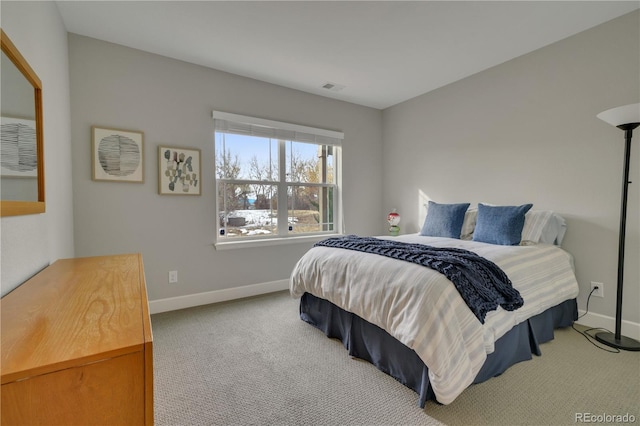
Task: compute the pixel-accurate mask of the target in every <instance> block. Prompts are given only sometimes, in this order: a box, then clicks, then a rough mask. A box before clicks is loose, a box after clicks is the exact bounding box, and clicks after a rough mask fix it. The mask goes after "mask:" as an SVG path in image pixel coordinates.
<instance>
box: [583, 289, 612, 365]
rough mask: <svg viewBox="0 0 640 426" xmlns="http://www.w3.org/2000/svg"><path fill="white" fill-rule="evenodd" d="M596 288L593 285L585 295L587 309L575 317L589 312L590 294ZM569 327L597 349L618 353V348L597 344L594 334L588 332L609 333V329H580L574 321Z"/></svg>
mask: <svg viewBox="0 0 640 426" xmlns="http://www.w3.org/2000/svg"><path fill="white" fill-rule="evenodd" d="M597 289H598V287H594V288H592V289H591V293H589V295H588V296H587V309H586V311H585V312H584V314H582V315H580V316H579V317H578V318H577V319H580V318H582V317H583V316H585V315H587V314H588V313H589V301H590V300H591V295H592V294H593V292H594V291H596V290H597ZM571 328H573V329H574V330H575V331H577V332H578V333H580V334H582V335H583V336H584V338H585V339H587V342H589V343H591V344H592V345H593V346H595V347H596V348H598V349H601V350H603V351H605V352H610V353H612V354H618V353H620V349H617V348H609V347H604V346H600V345H599V344H597V343H596V342H597V340H596V338H595V336H592V335H591V334H589V332H590V331H593V330H602V331H607V332H609V333H611V331H609V330H607V329H606V328H602V327H593V328H587V329H586V330H584V331H580V330H578V329H577V328H576V324H575V322H574V323H573V324H571Z"/></svg>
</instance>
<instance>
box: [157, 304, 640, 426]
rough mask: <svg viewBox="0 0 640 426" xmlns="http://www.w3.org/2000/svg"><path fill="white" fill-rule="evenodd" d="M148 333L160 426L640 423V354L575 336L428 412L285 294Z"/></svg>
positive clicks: (184, 316)
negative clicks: (307, 318) (311, 321)
mask: <svg viewBox="0 0 640 426" xmlns="http://www.w3.org/2000/svg"><path fill="white" fill-rule="evenodd" d="M152 325H153V334H154V343H153V344H154V380H155V389H154V392H155V421H156V424H157V425H232V424H233V425H437V424H442V423H444V424H448V425H480V424H489V425H498V424H504V425H516V424H531V425H555V424H576V415H581V416H582V418H584V419H586V418H590V419H591V420H592V421H591V423H593V422H594V420H598V418H597V417H594V416H603V415H609V416H611V415H625V414H627V413H628V414H629V415H631V416H634V417H635V421H636V423H639V422H640V413H639V409H638V405H639V403H638V401H640V391H639V389H640V352H621V353H619V354H611V353H607V352H604V351H601V350H599V349H597V348H596V347H594V346H593V345H591V344H590V343H589V342H587V340H585V339H584V338H583V337H582V336H581V335H579V334H578V333H577V332H575V331H574V330H572V329H570V328H569V329H564V330H558V331H557V332H556V339H555V340H554V341H552V342H549V343H546V344H544V345H542V352H543V355H542V356H541V357H534V359H533V360H532V361H527V362H524V363H520V364H517V365H515V366H513V367H511V368H510V369H509V370H508V371H507V372H505V373H504V374H503V375H502V376H500V377H496V378H493V379H491V380H490V381H488V382H485V383H482V384H479V385H473V386H471V387H470V388H469V389H467V390H465V392H464V393H463V394H462V395H461V396H460V397H458V398H457V399H456V400H455V401H454V402H453V403H452V404H450V405H448V406H441V405H438V404H435V403H432V402H429V403H428V404H427V406H426V408H425V409H424V410H421V409H420V408H419V407H418V405H417V399H418V395H417V394H416V393H415V392H413V391H412V390H410V389H408V388H406V387H405V386H403V385H402V384H400V383H398V382H397V381H395V380H394V379H393V378H391V377H389V376H387V375H386V374H384V373H381V372H379V371H378V370H377V369H376V368H375V367H373V366H372V365H370V364H369V363H367V362H364V361H360V360H354V359H352V358H350V357H349V356H348V354H347V351H346V350H345V349H344V347H343V346H342V344H341V343H340V342H338V341H336V340H332V339H328V338H327V337H326V336H325V335H324V334H323V333H322V332H320V331H318V330H316V329H315V328H314V327H312V326H310V325H308V324H306V323H304V322H303V321H301V320H300V319H299V316H298V301H297V300H294V299H292V298H290V296H289V294H288V292H279V293H273V294H270V295H265V296H259V297H254V298H249V299H243V300H238V301H232V302H226V303H221V304H216V305H208V306H202V307H197V308H191V309H185V310H181V311H174V312H167V313H162V314H156V315H153V316H152ZM577 413H586V414H577ZM607 419H608V420H612V418H611V417H609V418H605V420H607ZM613 420H615V419H613Z"/></svg>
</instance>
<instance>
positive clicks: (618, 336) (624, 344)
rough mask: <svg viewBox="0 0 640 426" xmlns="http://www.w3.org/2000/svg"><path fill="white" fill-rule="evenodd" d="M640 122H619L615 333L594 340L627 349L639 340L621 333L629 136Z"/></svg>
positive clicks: (639, 346) (637, 345) (635, 348)
mask: <svg viewBox="0 0 640 426" xmlns="http://www.w3.org/2000/svg"><path fill="white" fill-rule="evenodd" d="M639 125H640V123H626V124H621V125H619V126H616V127H618V128H619V129H622V130H624V139H625V149H624V174H623V177H622V205H621V207H620V236H619V241H618V285H617V293H616V329H615V334H612V333H609V332H602V333H597V334H596V336H595V337H596V340H598V341H599V342H601V343H604V344H605V345H607V346H611V347H614V348H618V349H624V350H628V351H640V342H639V341H637V340H635V339H632V338H629V337H625V336H623V335H622V287H623V285H622V284H623V280H624V246H625V234H626V227H627V197H628V193H629V184H630V183H631V182H629V162H630V159H631V137H632V135H633V129H635V128H636V127H638V126H639Z"/></svg>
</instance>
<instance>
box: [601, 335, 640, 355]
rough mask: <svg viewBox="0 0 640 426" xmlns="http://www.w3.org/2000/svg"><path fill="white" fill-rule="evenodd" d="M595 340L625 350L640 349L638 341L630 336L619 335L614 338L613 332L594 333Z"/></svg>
mask: <svg viewBox="0 0 640 426" xmlns="http://www.w3.org/2000/svg"><path fill="white" fill-rule="evenodd" d="M596 340H597V341H598V342H600V343H604V344H605V345H607V346H611V347H612V348H618V349H623V350H625V351H640V342H638V341H637V340H636V339H632V338H630V337H625V336H620V339H616V335H615V334H614V333H610V332H602V333H596Z"/></svg>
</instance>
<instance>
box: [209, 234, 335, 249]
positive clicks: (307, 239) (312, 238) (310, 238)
mask: <svg viewBox="0 0 640 426" xmlns="http://www.w3.org/2000/svg"><path fill="white" fill-rule="evenodd" d="M340 235H341V234H316V235H305V236H304V237H286V238H268V239H263V240H258V239H256V240H243V241H225V242H219V243H215V244H214V245H213V246H214V247H215V248H216V250H236V249H243V248H254V247H268V246H280V245H285V244H302V243H315V242H318V241H320V240H324V239H325V238H330V237H339V236H340Z"/></svg>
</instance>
